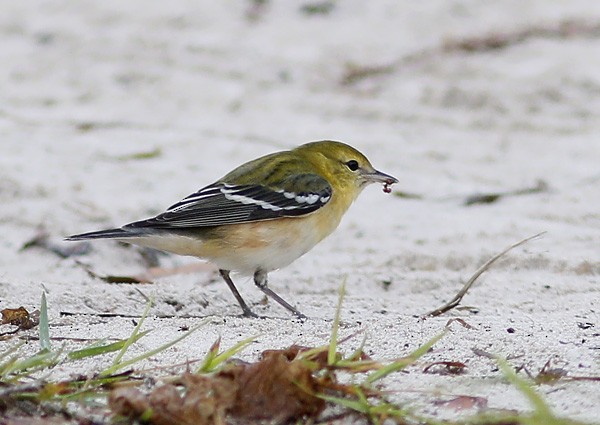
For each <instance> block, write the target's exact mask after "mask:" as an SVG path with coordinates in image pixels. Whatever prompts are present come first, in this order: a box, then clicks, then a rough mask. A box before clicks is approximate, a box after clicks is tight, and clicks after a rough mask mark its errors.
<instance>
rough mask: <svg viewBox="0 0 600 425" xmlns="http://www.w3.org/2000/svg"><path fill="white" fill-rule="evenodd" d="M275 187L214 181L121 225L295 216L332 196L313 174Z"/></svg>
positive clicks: (235, 221)
mask: <svg viewBox="0 0 600 425" xmlns="http://www.w3.org/2000/svg"><path fill="white" fill-rule="evenodd" d="M276 187H277V189H271V188H268V187H265V186H261V185H233V184H227V183H222V182H218V183H214V184H212V185H210V186H206V187H204V188H202V189H200V190H199V191H198V192H196V193H193V194H191V195H189V196H188V197H186V198H184V199H183V200H181V201H180V202H178V203H176V204H174V205H172V206H171V207H169V208H168V209H167V211H165V212H164V213H162V214H160V215H158V216H156V217H154V218H151V219H148V220H143V221H137V222H135V223H131V224H128V225H126V226H124V228H125V229H126V228H143V227H146V228H147V227H151V228H163V229H169V228H171V229H181V228H192V227H196V228H197V227H209V226H221V225H225V224H238V223H248V222H252V221H262V220H271V219H274V218H279V217H298V216H302V215H306V214H310V213H312V212H314V211H316V210H318V209H319V208H321V207H323V206H324V205H326V204H327V202H329V200H330V199H331V195H332V188H331V186H330V185H329V183H328V182H327V181H326V180H325V179H324V178H322V177H320V176H318V175H316V174H303V175H300V176H298V175H296V176H294V178H293V179H292V180H289V181H284V182H282V184H280V185H277V186H276ZM297 188H309V190H305V191H299V190H297Z"/></svg>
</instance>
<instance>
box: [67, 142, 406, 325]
mask: <svg viewBox="0 0 600 425" xmlns="http://www.w3.org/2000/svg"><path fill="white" fill-rule="evenodd" d="M371 183H381V184H383V189H384V192H387V193H389V192H390V191H391V188H390V186H391V185H393V184H395V183H398V180H397V179H396V178H395V177H392V176H391V175H389V174H385V173H383V172H381V171H377V170H376V169H375V168H373V166H372V165H371V163H370V162H369V160H368V159H367V157H366V156H365V155H363V154H362V153H361V152H359V151H358V150H357V149H355V148H353V147H352V146H350V145H348V144H345V143H342V142H339V141H333V140H321V141H316V142H309V143H305V144H302V145H299V146H297V147H296V148H293V149H290V150H285V151H280V152H275V153H272V154H269V155H265V156H262V157H260V158H257V159H255V160H252V161H249V162H247V163H245V164H242V165H241V166H239V167H237V168H235V169H234V170H233V171H231V172H229V173H228V174H226V175H225V176H224V177H222V178H220V179H219V180H217V181H216V182H214V183H212V184H209V185H208V186H205V187H203V188H201V189H200V190H198V191H197V192H194V193H192V194H191V195H189V196H187V197H185V198H184V199H182V200H181V201H179V202H177V203H175V204H173V205H171V206H170V207H169V208H167V209H166V211H165V212H163V213H161V214H159V215H157V216H155V217H152V218H148V219H144V220H140V221H135V222H132V223H129V224H126V225H124V226H122V227H119V228H114V229H106V230H100V231H93V232H87V233H82V234H76V235H72V236H69V237H67V238H65V240H67V241H82V240H89V239H113V240H117V241H120V242H126V243H129V244H134V245H138V246H143V247H149V248H154V249H158V250H161V251H166V252H170V253H174V254H179V255H184V256H193V257H198V258H201V259H204V260H207V261H209V262H211V263H213V264H214V265H216V266H217V267H218V269H219V273H220V275H221V277H222V278H223V280H224V281H225V283H226V284H227V286H228V287H229V289H230V290H231V292H232V293H233V295H234V297H235V298H236V300H237V302H238V304H239V305H240V307H241V309H242V315H243V316H246V317H259V316H258V315H256V314H255V313H254V312H253V311H252V309H250V307H249V306H248V305H247V304H246V302H245V301H244V299H243V298H242V296H241V295H240V293H239V291H238V290H237V288H236V286H235V284H234V282H233V280H232V279H231V276H230V273H231V272H235V273H239V274H242V275H250V276H253V279H254V283H255V285H256V286H257V287H258V288H259V289H260V290H261V291H262V292H263V293H265V294H266V295H267V296H268V297H270V298H272V299H273V300H274V301H276V302H277V303H279V304H280V305H281V306H283V307H284V308H285V309H287V310H288V311H289V312H291V313H292V314H294V315H295V316H296V317H298V318H300V319H306V316H305V315H304V314H302V313H301V312H300V311H299V310H298V309H296V308H295V307H294V306H292V305H291V304H290V303H288V302H287V301H285V300H284V299H283V298H281V297H280V296H279V295H278V294H277V293H275V292H274V291H273V290H272V289H271V288H270V287H269V286H268V280H267V275H268V273H270V272H271V271H274V270H277V269H280V268H283V267H285V266H288V265H289V264H291V263H292V262H293V261H295V260H296V259H298V258H299V257H301V256H302V255H304V254H305V253H307V252H308V251H310V250H311V249H312V248H313V247H314V246H315V245H317V244H318V243H319V242H320V241H322V240H323V239H324V238H325V237H327V236H328V235H329V234H331V233H332V232H333V231H334V230H335V229H336V228H337V227H338V224H339V223H340V221H341V219H342V216H343V215H344V214H345V212H346V211H347V210H348V208H349V207H350V205H351V204H352V203H353V201H354V200H355V199H356V198H357V197H358V195H359V194H360V193H361V192H362V190H363V189H364V188H365V187H366V186H367V185H369V184H371Z"/></svg>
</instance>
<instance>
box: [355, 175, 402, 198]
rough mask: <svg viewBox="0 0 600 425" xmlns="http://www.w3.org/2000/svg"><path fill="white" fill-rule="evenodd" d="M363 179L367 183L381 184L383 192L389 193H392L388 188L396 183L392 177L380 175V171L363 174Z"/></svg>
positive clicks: (395, 179)
mask: <svg viewBox="0 0 600 425" xmlns="http://www.w3.org/2000/svg"><path fill="white" fill-rule="evenodd" d="M363 177H364V179H365V181H366V182H367V183H382V184H383V191H384V192H386V193H389V192H391V191H392V189H391V188H390V186H391V185H393V184H394V183H398V179H397V178H396V177H392V176H390V175H389V174H385V173H382V172H381V171H377V170H373V171H372V172H369V173H364V174H363Z"/></svg>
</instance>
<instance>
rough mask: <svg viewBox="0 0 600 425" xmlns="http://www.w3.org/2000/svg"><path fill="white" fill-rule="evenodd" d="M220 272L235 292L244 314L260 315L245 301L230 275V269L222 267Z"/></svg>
mask: <svg viewBox="0 0 600 425" xmlns="http://www.w3.org/2000/svg"><path fill="white" fill-rule="evenodd" d="M219 273H220V274H221V277H222V278H223V280H224V281H225V283H227V286H229V289H231V292H233V296H234V297H235V299H236V300H237V302H238V303H239V304H240V307H242V310H243V311H244V316H246V317H258V315H257V314H256V313H254V312H252V310H250V307H248V305H247V304H246V302H245V301H244V299H243V298H242V296H241V295H240V293H239V292H238V290H237V288H236V287H235V285H234V284H233V280H231V278H230V277H229V270H222V269H221V270H219Z"/></svg>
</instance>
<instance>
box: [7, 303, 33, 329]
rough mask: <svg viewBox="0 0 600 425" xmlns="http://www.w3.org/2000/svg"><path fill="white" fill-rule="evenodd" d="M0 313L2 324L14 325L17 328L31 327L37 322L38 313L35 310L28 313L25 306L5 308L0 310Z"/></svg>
mask: <svg viewBox="0 0 600 425" xmlns="http://www.w3.org/2000/svg"><path fill="white" fill-rule="evenodd" d="M0 313H2V324H3V325H7V324H9V325H15V326H18V327H19V329H31V328H33V327H34V326H36V325H37V324H38V323H39V317H38V315H36V314H34V313H36V312H33V313H31V315H30V314H29V312H28V311H27V310H26V309H25V307H23V306H21V307H19V308H5V309H4V310H2V311H0Z"/></svg>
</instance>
